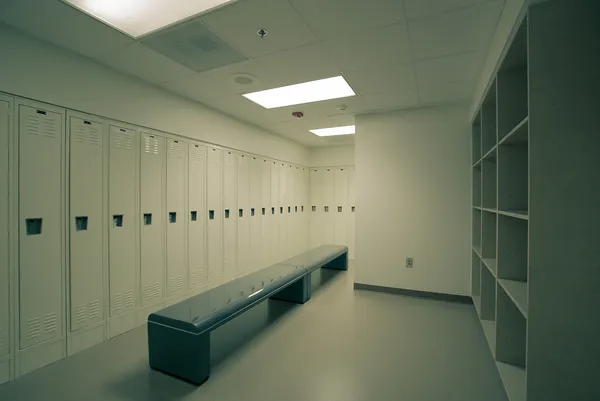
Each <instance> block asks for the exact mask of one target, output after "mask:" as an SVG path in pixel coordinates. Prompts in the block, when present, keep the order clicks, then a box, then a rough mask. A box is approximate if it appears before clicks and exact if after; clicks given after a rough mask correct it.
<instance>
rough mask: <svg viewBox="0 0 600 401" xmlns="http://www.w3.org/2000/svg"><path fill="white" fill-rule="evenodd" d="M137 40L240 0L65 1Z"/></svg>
mask: <svg viewBox="0 0 600 401" xmlns="http://www.w3.org/2000/svg"><path fill="white" fill-rule="evenodd" d="M63 1H64V2H65V3H67V4H69V5H71V6H73V7H75V8H77V9H79V10H81V11H83V12H84V13H86V14H88V15H90V16H92V17H94V18H96V19H98V20H100V21H102V22H104V23H105V24H107V25H110V26H112V27H113V28H115V29H117V30H119V31H121V32H123V33H125V34H127V35H129V36H131V37H133V38H135V39H137V38H139V37H141V36H144V35H147V34H149V33H151V32H154V31H157V30H159V29H162V28H165V27H167V26H170V25H173V24H175V23H177V22H181V21H183V20H185V19H188V18H190V17H194V16H196V15H198V14H201V13H204V12H207V11H209V10H212V9H214V8H216V7H220V6H223V5H225V4H228V3H231V2H232V1H236V0H63Z"/></svg>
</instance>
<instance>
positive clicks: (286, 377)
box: [0, 271, 506, 401]
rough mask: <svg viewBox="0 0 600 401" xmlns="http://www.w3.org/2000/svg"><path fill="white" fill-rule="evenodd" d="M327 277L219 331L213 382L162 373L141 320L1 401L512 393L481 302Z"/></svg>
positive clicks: (453, 397)
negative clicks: (302, 298)
mask: <svg viewBox="0 0 600 401" xmlns="http://www.w3.org/2000/svg"><path fill="white" fill-rule="evenodd" d="M314 278H315V279H316V278H317V277H314ZM322 278H323V282H322V283H321V284H320V286H319V288H318V290H317V291H316V292H315V293H314V294H313V297H312V299H311V300H310V301H309V302H308V303H307V304H305V305H302V306H300V305H293V304H287V303H284V302H279V301H269V302H265V303H263V304H261V305H260V306H258V307H256V308H254V309H253V310H252V311H251V312H249V313H245V314H243V315H242V317H241V318H237V319H235V320H233V321H231V322H230V323H228V324H226V325H225V326H222V327H221V328H220V329H218V331H217V332H215V333H214V335H213V337H212V338H213V347H212V349H211V353H212V359H213V370H212V373H211V377H210V379H209V380H208V381H207V382H206V383H205V384H204V385H202V386H201V387H195V386H193V385H191V384H188V383H185V382H182V381H180V380H178V379H175V378H173V377H169V376H166V375H164V374H161V373H159V372H155V371H152V370H150V369H149V368H148V365H147V361H148V356H147V346H146V331H145V330H146V329H145V327H141V328H139V329H136V330H134V331H131V332H129V333H126V334H124V335H122V336H119V337H117V338H115V339H113V340H110V341H108V342H105V343H103V344H101V345H99V346H96V347H94V348H92V349H89V350H87V351H84V352H82V353H80V354H77V355H75V356H73V357H70V358H67V359H64V360H62V361H60V362H57V363H55V364H53V365H51V366H48V367H46V368H42V369H40V370H38V371H36V372H33V373H31V374H29V375H26V376H24V377H22V378H20V379H18V380H16V381H14V382H12V383H8V384H6V385H4V386H0V400H2V401H48V400H53V401H54V400H57V401H58V400H60V401H117V400H118V401H202V400H206V401H254V400H256V401H259V400H260V401H271V400H273V401H275V400H281V401H283V400H285V401H338V400H339V401H506V396H505V394H504V390H503V389H502V383H501V381H500V378H499V377H498V374H497V371H496V367H495V365H494V362H493V360H492V357H491V355H490V352H489V350H488V347H487V343H486V340H485V338H484V335H483V332H482V330H481V327H480V325H479V321H478V319H477V316H476V314H475V311H474V308H473V306H472V305H464V304H455V303H447V302H440V301H433V300H427V299H416V298H410V297H404V296H398V295H388V294H378V293H371V292H364V291H353V289H352V284H353V279H352V271H349V272H324V274H323V276H322Z"/></svg>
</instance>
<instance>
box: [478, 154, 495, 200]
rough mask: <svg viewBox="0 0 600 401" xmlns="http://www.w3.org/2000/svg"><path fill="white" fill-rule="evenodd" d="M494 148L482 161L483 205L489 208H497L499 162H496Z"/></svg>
mask: <svg viewBox="0 0 600 401" xmlns="http://www.w3.org/2000/svg"><path fill="white" fill-rule="evenodd" d="M496 153H497V151H496V150H495V149H494V150H493V151H492V153H490V154H489V155H488V156H487V157H486V158H485V159H483V161H482V162H481V206H483V207H484V208H489V209H496V208H497V185H496V174H497V167H498V163H497V162H496Z"/></svg>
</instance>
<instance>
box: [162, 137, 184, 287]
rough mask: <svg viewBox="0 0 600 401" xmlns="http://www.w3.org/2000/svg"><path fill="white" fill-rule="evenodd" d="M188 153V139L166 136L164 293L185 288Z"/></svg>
mask: <svg viewBox="0 0 600 401" xmlns="http://www.w3.org/2000/svg"><path fill="white" fill-rule="evenodd" d="M187 157H188V144H187V142H184V141H182V140H179V139H171V138H168V139H167V216H166V217H167V219H166V225H167V297H172V296H175V295H178V294H182V293H184V292H185V291H186V290H187V288H188V264H187V240H186V232H187V210H186V204H187V196H188V195H187V173H188V161H187Z"/></svg>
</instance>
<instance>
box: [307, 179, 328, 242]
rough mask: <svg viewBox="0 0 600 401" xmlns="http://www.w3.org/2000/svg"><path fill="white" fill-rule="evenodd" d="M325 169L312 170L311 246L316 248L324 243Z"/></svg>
mask: <svg viewBox="0 0 600 401" xmlns="http://www.w3.org/2000/svg"><path fill="white" fill-rule="evenodd" d="M322 181H323V171H322V170H317V169H312V170H310V210H309V211H308V213H309V216H310V217H309V219H310V247H311V248H314V247H317V246H319V245H321V244H322V242H321V225H322V224H323V220H322V219H323V215H324V212H323V201H322V195H323V194H322V193H321V192H322Z"/></svg>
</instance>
